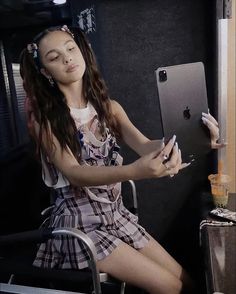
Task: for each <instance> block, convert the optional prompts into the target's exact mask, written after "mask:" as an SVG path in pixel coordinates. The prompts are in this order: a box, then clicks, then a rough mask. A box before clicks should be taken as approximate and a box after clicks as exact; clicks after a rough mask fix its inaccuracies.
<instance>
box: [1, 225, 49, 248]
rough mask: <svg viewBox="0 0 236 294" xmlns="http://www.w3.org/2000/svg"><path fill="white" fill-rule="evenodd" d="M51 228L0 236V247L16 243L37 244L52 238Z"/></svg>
mask: <svg viewBox="0 0 236 294" xmlns="http://www.w3.org/2000/svg"><path fill="white" fill-rule="evenodd" d="M52 231H53V228H44V229H38V230H32V231H25V232H20V233H15V234H9V235H2V236H0V246H7V245H11V244H16V243H32V242H34V243H39V242H45V241H46V240H48V239H50V238H52Z"/></svg>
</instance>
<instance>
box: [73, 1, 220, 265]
mask: <svg viewBox="0 0 236 294" xmlns="http://www.w3.org/2000/svg"><path fill="white" fill-rule="evenodd" d="M72 3H73V1H72ZM214 5H215V3H214V1H206V0H198V1H189V0H165V1H160V0H159V1H158V0H148V1H137V0H136V1H135V0H128V1H115V0H113V1H110V0H103V1H89V3H88V2H87V1H82V2H81V1H80V4H79V3H78V2H77V1H74V3H73V5H72V6H73V7H74V9H73V13H74V23H76V15H77V12H78V10H80V9H85V8H86V7H91V6H93V7H95V12H96V14H95V21H96V33H91V34H88V36H89V37H90V38H91V40H92V45H93V47H94V50H95V52H96V54H97V57H98V62H99V65H100V68H101V71H102V73H103V75H104V78H105V80H106V82H107V85H108V87H109V89H110V94H111V97H113V98H114V99H116V100H118V101H119V102H120V103H121V105H122V106H123V107H124V109H125V110H126V111H127V114H128V115H129V117H130V119H131V121H132V122H133V123H134V124H135V125H136V126H137V127H138V129H140V130H141V131H142V132H143V133H144V134H145V135H146V136H148V137H149V138H151V139H154V138H162V136H163V134H162V128H161V118H160V109H159V101H158V94H157V86H156V79H155V74H154V71H155V70H156V69H157V68H158V67H160V66H167V65H174V64H181V63H188V62H197V61H202V62H203V63H204V65H205V71H206V80H207V88H208V89H207V90H208V97H209V107H210V109H211V112H212V113H213V114H214V103H215V101H214V99H215V97H214V93H215V89H214V72H215V65H214V59H215V52H214V48H215V46H214V42H215V35H214V34H215V28H214V25H215V22H214V17H215V12H214V11H215V8H214ZM77 9H78V10H77ZM170 113H171V109H170ZM170 115H171V114H170ZM173 133H174V130H173ZM122 147H123V155H124V157H125V163H128V162H132V161H133V160H135V159H136V158H137V156H136V154H134V152H132V151H130V150H129V149H128V148H127V147H126V146H122ZM211 164H212V157H211V156H210V155H209V156H205V157H204V156H203V157H202V158H199V159H198V160H197V161H196V162H195V163H194V164H193V165H192V166H191V167H189V168H188V169H186V170H184V171H182V172H180V173H179V175H177V176H175V177H174V178H172V179H169V178H165V179H157V180H145V181H139V182H137V183H136V184H137V188H138V196H139V216H140V222H141V224H142V225H143V226H144V227H145V228H146V229H147V230H148V231H149V232H150V233H151V234H152V235H153V236H154V237H155V238H156V239H157V240H159V241H160V242H161V243H162V244H164V245H165V247H167V249H168V250H169V251H170V252H171V253H172V254H173V255H174V256H175V257H176V258H177V259H179V260H180V261H181V262H183V263H186V264H187V263H188V262H189V257H190V259H193V257H192V256H193V254H192V252H193V251H194V250H195V249H196V250H197V249H198V224H199V218H200V213H201V206H202V203H201V201H200V194H201V193H202V191H203V190H205V189H208V183H207V180H206V179H207V174H208V173H209V168H208V166H209V165H211ZM124 194H125V191H124ZM124 197H125V195H124ZM194 254H195V256H197V253H196V251H195V253H194ZM190 263H191V262H190ZM190 263H189V264H188V266H190ZM192 265H193V263H192Z"/></svg>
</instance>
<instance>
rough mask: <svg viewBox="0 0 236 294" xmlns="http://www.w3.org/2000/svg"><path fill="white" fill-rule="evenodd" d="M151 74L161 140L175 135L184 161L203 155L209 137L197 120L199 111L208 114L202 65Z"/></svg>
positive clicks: (180, 67) (178, 67) (183, 66)
mask: <svg viewBox="0 0 236 294" xmlns="http://www.w3.org/2000/svg"><path fill="white" fill-rule="evenodd" d="M155 74H156V80H157V88H158V96H159V103H160V111H161V122H162V128H163V135H164V137H165V139H166V140H168V139H169V138H171V137H172V136H173V135H174V134H175V135H176V136H177V138H176V140H177V142H178V144H179V148H180V149H181V152H182V158H183V161H185V162H189V161H190V160H192V159H194V160H196V159H197V158H198V157H199V156H201V155H203V154H207V153H208V152H209V151H210V134H209V130H208V128H207V127H206V126H205V125H204V124H203V122H202V120H201V117H202V112H206V113H207V112H208V99H207V89H206V80H205V70H204V65H203V63H202V62H194V63H186V64H178V65H173V66H166V67H160V68H158V69H157V70H156V71H155Z"/></svg>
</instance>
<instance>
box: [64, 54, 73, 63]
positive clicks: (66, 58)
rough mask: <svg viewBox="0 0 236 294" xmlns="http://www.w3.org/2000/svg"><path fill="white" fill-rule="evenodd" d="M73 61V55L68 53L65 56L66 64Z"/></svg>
mask: <svg viewBox="0 0 236 294" xmlns="http://www.w3.org/2000/svg"><path fill="white" fill-rule="evenodd" d="M71 61H72V58H71V56H70V55H69V54H67V55H65V56H64V63H65V64H68V63H70V62H71Z"/></svg>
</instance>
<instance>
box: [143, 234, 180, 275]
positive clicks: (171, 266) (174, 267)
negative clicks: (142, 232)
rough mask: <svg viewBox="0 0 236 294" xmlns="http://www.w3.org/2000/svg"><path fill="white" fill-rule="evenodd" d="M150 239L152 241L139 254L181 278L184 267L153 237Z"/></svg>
mask: <svg viewBox="0 0 236 294" xmlns="http://www.w3.org/2000/svg"><path fill="white" fill-rule="evenodd" d="M148 237H149V238H150V241H149V242H148V243H147V244H146V245H145V247H143V248H142V249H140V250H139V252H140V253H141V254H143V255H145V256H146V257H148V258H150V259H151V260H153V261H154V262H156V263H158V264H159V265H160V266H162V267H164V268H166V269H167V270H168V271H170V272H172V273H173V274H174V275H175V276H176V277H177V278H180V277H181V275H182V271H183V268H182V266H181V265H180V264H179V263H178V262H177V261H176V260H175V259H174V258H173V257H172V256H171V255H170V254H169V253H168V252H167V251H166V250H165V249H164V248H163V247H162V246H161V245H160V244H159V243H158V242H157V241H156V240H155V239H154V238H153V237H152V236H151V235H149V234H148Z"/></svg>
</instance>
